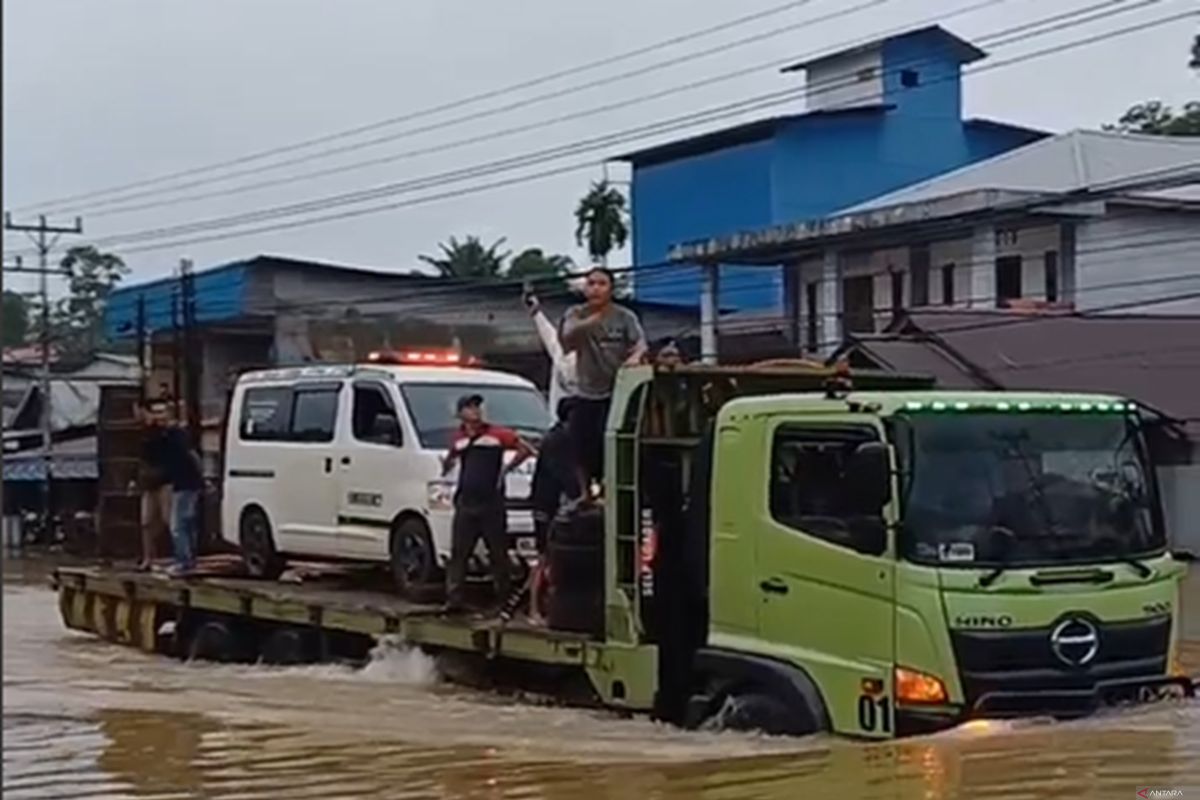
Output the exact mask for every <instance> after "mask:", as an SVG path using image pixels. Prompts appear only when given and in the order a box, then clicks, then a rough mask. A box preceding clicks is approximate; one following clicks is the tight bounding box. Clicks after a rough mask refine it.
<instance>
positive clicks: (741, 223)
mask: <svg viewBox="0 0 1200 800" xmlns="http://www.w3.org/2000/svg"><path fill="white" fill-rule="evenodd" d="M985 57H986V54H985V53H984V52H983V51H982V50H980V49H979V48H977V47H975V46H974V45H972V44H971V43H969V42H966V41H964V40H962V39H960V38H958V37H957V36H954V35H953V34H951V33H949V32H947V31H946V30H944V29H943V28H941V27H937V26H934V27H929V28H922V29H920V30H916V31H911V32H908V33H905V34H901V35H898V36H894V37H891V38H887V39H882V40H879V41H876V42H872V43H870V44H866V45H863V46H860V47H857V48H854V49H852V50H844V51H841V52H838V53H834V54H832V55H828V56H823V57H821V58H819V59H816V60H813V61H806V62H802V63H798V64H795V65H792V66H790V67H787V68H785V69H784V70H783V72H784V73H785V74H788V75H790V74H791V73H794V72H798V71H804V72H806V73H807V106H808V110H807V111H806V112H805V113H801V114H790V115H786V116H779V117H772V118H769V119H763V120H757V121H755V122H751V123H748V124H742V125H738V126H735V127H731V128H726V129H724V130H719V131H715V132H710V133H706V134H703V135H701V136H697V137H694V138H690V139H685V140H681V141H677V142H670V143H667V144H663V145H658V146H655V147H651V148H648V149H644V150H640V151H637V152H634V153H629V154H626V155H624V156H621V157H620V160H624V161H628V162H630V163H631V164H632V166H633V188H632V205H633V249H634V259H635V263H637V264H643V265H649V264H655V263H659V262H662V261H664V260H666V258H667V254H668V250H669V248H670V247H671V246H672V245H677V244H679V243H681V242H687V241H694V240H700V239H708V238H710V237H715V236H724V235H729V234H732V233H736V232H739V231H743V230H752V229H759V228H763V227H766V226H770V225H777V224H781V223H786V222H794V221H800V220H806V219H813V218H817V217H823V216H826V215H828V214H830V213H832V212H835V211H837V210H839V209H842V208H846V207H849V206H852V205H855V204H857V203H861V202H864V201H866V200H869V199H871V198H873V197H877V196H879V195H882V194H884V193H887V192H891V191H894V190H896V189H899V188H902V187H904V186H907V185H909V184H912V183H916V182H918V181H922V180H925V179H928V178H930V177H933V176H935V175H939V174H941V173H943V172H946V171H949V170H952V169H955V168H957V167H961V166H964V165H967V164H970V163H973V162H975V161H979V160H982V159H985V158H990V157H992V156H994V155H997V154H999V153H1002V152H1005V151H1007V150H1010V149H1012V148H1015V147H1020V146H1022V145H1025V144H1029V143H1030V142H1032V141H1035V140H1036V139H1039V138H1041V137H1042V136H1044V135H1045V134H1043V133H1042V132H1040V131H1033V130H1029V129H1027V128H1021V127H1017V126H1014V125H1007V124H1004V123H998V122H992V121H988V120H980V119H970V120H964V119H963V116H962V83H961V73H962V67H963V65H964V64H970V63H972V62H975V61H979V60H980V59H983V58H985ZM782 274H783V273H782V271H781V270H775V269H763V268H755V267H750V268H747V267H726V268H724V269H723V270H722V272H721V282H722V287H721V298H720V305H721V308H723V309H729V310H734V309H736V310H772V309H779V308H781V307H782V306H783V304H784V302H785V296H786V294H788V293H786V292H785V291H784V286H783V280H784V279H783V277H782ZM635 290H636V292H637V297H638V299H639V300H646V301H653V302H664V303H673V304H681V305H692V306H694V305H695V304H696V302H697V299H698V295H699V275H698V274H684V275H680V273H679V271H677V270H672V271H670V273H669V278H668V277H666V276H665V275H664V274H659V275H655V274H654V273H652V272H647V273H646V274H644V275H643V276H639V277H638V278H637V279H636V280H635Z"/></svg>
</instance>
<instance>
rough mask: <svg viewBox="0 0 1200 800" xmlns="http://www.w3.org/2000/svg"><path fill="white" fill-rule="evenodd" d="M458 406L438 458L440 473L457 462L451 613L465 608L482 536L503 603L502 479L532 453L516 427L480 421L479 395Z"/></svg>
mask: <svg viewBox="0 0 1200 800" xmlns="http://www.w3.org/2000/svg"><path fill="white" fill-rule="evenodd" d="M457 410H458V419H459V422H460V423H461V425H460V426H459V429H458V431H457V432H456V433H455V435H454V441H453V442H452V443H451V446H450V450H449V452H447V453H446V457H445V458H444V459H443V460H442V474H446V473H448V472H449V471H450V469H451V468H452V467H453V466H454V464H455V463H456V462H457V463H458V465H459V470H458V488H457V489H456V490H455V492H454V521H453V523H452V525H451V534H450V564H449V565H448V566H447V567H446V608H447V610H449V611H457V610H461V609H462V607H463V597H462V593H463V584H464V582H465V581H466V574H467V560H468V559H469V558H470V557H471V553H472V552H474V550H475V545H476V543H477V542H478V541H479V539H480V538H482V539H483V541H484V544H485V545H486V546H487V551H488V561H489V562H490V564H491V568H492V581H493V583H494V585H495V588H496V602H497V603H502V602H503V601H504V600H505V599H506V598H507V597H508V595H509V591H510V588H511V587H510V582H511V576H510V575H509V563H508V536H507V521H508V520H507V512H506V510H505V507H504V484H505V477H506V476H507V474H508V473H509V472H510V471H512V470H514V469H516V468H517V467H518V466H520V465H521V463H522V462H524V461H525V460H526V459H527V458H529V457H530V456H531V455H532V454H533V451H532V450H530V448H529V445H527V444H526V443H525V442H524V441H523V440H522V439H521V437H519V436H518V435H517V434H516V432H515V431H513V430H510V429H509V428H504V427H502V426H500V425H492V424H491V423H489V422H486V421H485V420H484V418H483V398H482V397H481V396H480V395H477V394H472V395H465V396H463V397H460V398H459V399H458V405H457ZM509 450H512V451H515V453H516V456H515V457H514V458H513V460H512V461H511V462H509V464H508V466H507V468H506V467H505V466H504V454H505V452H507V451H509Z"/></svg>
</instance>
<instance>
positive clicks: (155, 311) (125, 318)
mask: <svg viewBox="0 0 1200 800" xmlns="http://www.w3.org/2000/svg"><path fill="white" fill-rule="evenodd" d="M247 272H248V271H247V268H246V264H245V262H236V263H233V264H226V265H225V266H222V267H216V268H215V269H210V270H205V271H203V272H197V273H196V322H198V323H212V322H224V321H227V320H231V319H235V318H237V317H239V316H241V315H242V314H244V313H245V308H246V282H247ZM179 289H180V280H179V278H163V279H161V280H157V281H151V282H150V283H142V284H138V285H136V286H126V287H122V288H120V289H118V290H116V291H115V292H113V293H112V295H110V296H109V298H108V304H107V305H106V307H105V310H104V330H105V333H106V334H107V335H108V336H109V338H112V339H130V338H133V337H135V336H137V316H138V310H137V309H138V298H139V297H144V298H145V304H146V328H147V330H150V331H162V330H168V329H170V328H171V327H172V326H173V324H174V321H173V319H172V310H173V307H174V306H173V301H172V298H177V297H179ZM175 302H176V303H177V302H178V301H175ZM177 313H178V314H180V316H179V317H178V319H179V321H180V322H181V323H182V321H183V317H182V311H178V312H177Z"/></svg>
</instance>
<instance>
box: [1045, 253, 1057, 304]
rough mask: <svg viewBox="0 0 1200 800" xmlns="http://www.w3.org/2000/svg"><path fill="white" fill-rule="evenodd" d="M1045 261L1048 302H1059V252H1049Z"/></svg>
mask: <svg viewBox="0 0 1200 800" xmlns="http://www.w3.org/2000/svg"><path fill="white" fill-rule="evenodd" d="M1044 259H1045V267H1046V302H1048V303H1057V302H1058V251H1057V250H1047V251H1046V255H1045V256H1044Z"/></svg>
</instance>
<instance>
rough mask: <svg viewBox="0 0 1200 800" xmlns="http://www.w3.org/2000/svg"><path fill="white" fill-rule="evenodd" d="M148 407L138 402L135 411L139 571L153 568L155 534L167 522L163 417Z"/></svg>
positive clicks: (168, 501) (168, 491) (168, 502)
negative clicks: (139, 439) (138, 444)
mask: <svg viewBox="0 0 1200 800" xmlns="http://www.w3.org/2000/svg"><path fill="white" fill-rule="evenodd" d="M151 405H157V404H151ZM151 405H143V404H141V403H138V405H137V406H136V408H135V413H136V415H137V419H138V422H139V423H140V424H141V427H142V447H141V458H140V460H139V463H138V484H139V486H138V488H139V489H140V490H141V495H142V497H141V500H142V503H141V523H142V558H141V561H139V562H138V565H137V568H138V570H139V571H146V570H149V569H150V567H151V566H153V564H154V557H155V555H157V552H156V551H157V549H158V548H157V542H158V536H159V532H160V531H163V530H166V528H167V525H168V524H169V523H170V519H171V486H170V483H169V482H168V480H167V465H166V453H165V447H166V430H167V429H166V414H165V413H154V412H152V411H151ZM131 488H132V486H131Z"/></svg>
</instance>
